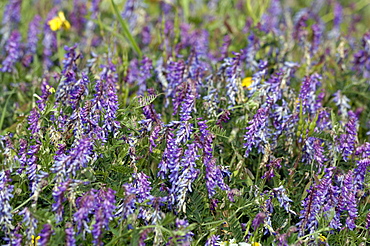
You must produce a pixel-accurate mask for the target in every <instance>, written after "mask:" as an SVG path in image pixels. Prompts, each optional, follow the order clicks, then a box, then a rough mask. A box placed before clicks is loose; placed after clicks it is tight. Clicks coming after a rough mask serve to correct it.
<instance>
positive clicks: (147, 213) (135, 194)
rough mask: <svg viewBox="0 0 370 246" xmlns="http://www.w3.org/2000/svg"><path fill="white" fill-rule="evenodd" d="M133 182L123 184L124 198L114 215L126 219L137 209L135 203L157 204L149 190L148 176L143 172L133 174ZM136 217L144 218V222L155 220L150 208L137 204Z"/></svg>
mask: <svg viewBox="0 0 370 246" xmlns="http://www.w3.org/2000/svg"><path fill="white" fill-rule="evenodd" d="M133 177H134V182H133V183H131V184H124V185H123V187H124V188H125V199H124V200H123V203H121V204H120V205H119V206H118V208H117V212H116V214H115V215H116V216H119V217H121V218H122V219H127V217H128V216H129V215H130V214H133V213H134V212H135V210H136V209H137V204H136V203H139V204H142V203H144V202H145V203H146V205H152V206H153V207H155V206H157V205H156V204H155V203H156V202H155V200H156V199H157V198H155V197H153V196H152V195H151V194H150V192H151V190H152V187H151V186H150V185H151V183H150V181H149V177H148V176H147V175H145V174H144V173H142V172H141V173H137V174H133ZM138 208H139V213H138V218H142V219H144V220H145V221H146V222H148V221H150V220H151V219H154V220H155V218H154V217H155V216H156V215H155V213H156V212H155V213H153V211H151V210H150V209H148V208H146V207H144V206H139V207H138Z"/></svg>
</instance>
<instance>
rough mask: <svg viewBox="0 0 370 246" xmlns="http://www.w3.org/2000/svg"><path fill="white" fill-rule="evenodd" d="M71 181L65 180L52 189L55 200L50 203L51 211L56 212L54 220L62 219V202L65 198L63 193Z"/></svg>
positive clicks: (59, 220)
mask: <svg viewBox="0 0 370 246" xmlns="http://www.w3.org/2000/svg"><path fill="white" fill-rule="evenodd" d="M70 183H71V180H68V181H67V182H63V183H61V184H59V186H57V185H56V186H55V187H54V189H53V197H54V200H55V203H53V205H52V208H53V209H52V210H53V212H56V216H55V217H56V221H57V222H61V221H62V220H63V212H64V205H63V203H64V202H65V201H66V200H67V199H66V198H65V196H64V193H65V192H66V191H67V189H68V187H69V185H70Z"/></svg>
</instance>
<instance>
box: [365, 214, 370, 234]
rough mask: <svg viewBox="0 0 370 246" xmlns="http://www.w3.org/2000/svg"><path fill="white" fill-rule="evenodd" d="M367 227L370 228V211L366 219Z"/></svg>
mask: <svg viewBox="0 0 370 246" xmlns="http://www.w3.org/2000/svg"><path fill="white" fill-rule="evenodd" d="M365 223H366V224H365V227H366V229H368V230H369V229H370V211H369V212H368V213H367V215H366V220H365Z"/></svg>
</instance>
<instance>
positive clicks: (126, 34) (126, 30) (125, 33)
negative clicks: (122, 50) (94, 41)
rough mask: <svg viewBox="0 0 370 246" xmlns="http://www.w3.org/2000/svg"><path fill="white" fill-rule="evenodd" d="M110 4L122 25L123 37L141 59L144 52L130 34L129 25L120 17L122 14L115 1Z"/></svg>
mask: <svg viewBox="0 0 370 246" xmlns="http://www.w3.org/2000/svg"><path fill="white" fill-rule="evenodd" d="M110 2H111V4H112V8H113V11H114V14H115V15H116V17H117V19H118V21H119V23H120V25H121V27H122V30H123V36H124V37H125V38H126V39H127V40H128V41H129V43H130V44H131V46H132V48H133V49H134V50H135V52H136V53H137V54H138V55H139V56H140V57H141V56H142V52H141V50H140V48H139V46H138V45H137V43H136V41H135V39H134V37H133V36H132V35H131V32H130V30H129V28H128V25H127V23H126V21H125V20H124V19H122V16H121V15H120V13H119V11H118V8H117V5H116V4H115V3H114V1H113V0H111V1H110ZM107 30H108V29H107Z"/></svg>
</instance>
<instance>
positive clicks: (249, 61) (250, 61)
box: [245, 32, 267, 71]
mask: <svg viewBox="0 0 370 246" xmlns="http://www.w3.org/2000/svg"><path fill="white" fill-rule="evenodd" d="M259 43H260V41H259V38H258V37H257V36H256V35H255V34H254V33H253V32H251V34H250V35H249V36H248V46H247V47H246V48H245V62H246V65H247V68H248V69H250V70H252V71H255V70H256V69H257V68H260V71H262V70H263V69H261V61H260V64H257V61H256V59H255V56H256V54H257V51H258V49H259V45H260V44H259ZM266 65H267V62H266Z"/></svg>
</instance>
